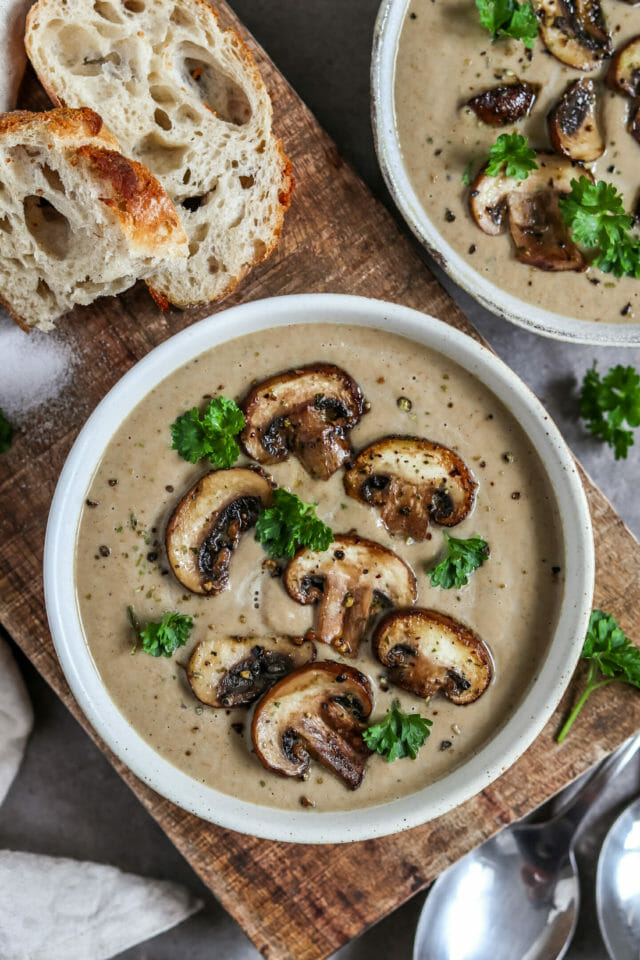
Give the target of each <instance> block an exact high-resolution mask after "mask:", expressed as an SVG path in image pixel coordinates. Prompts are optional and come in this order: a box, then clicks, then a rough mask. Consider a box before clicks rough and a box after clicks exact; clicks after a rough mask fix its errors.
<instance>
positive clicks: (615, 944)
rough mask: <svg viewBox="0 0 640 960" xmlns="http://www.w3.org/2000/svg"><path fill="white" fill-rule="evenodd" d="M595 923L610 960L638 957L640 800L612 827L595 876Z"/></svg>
mask: <svg viewBox="0 0 640 960" xmlns="http://www.w3.org/2000/svg"><path fill="white" fill-rule="evenodd" d="M596 902H597V905H598V920H599V921H600V931H601V933H602V939H603V940H604V942H605V946H606V948H607V950H608V951H609V956H610V957H611V958H612V960H638V958H639V957H640V798H638V799H637V800H635V801H634V802H633V803H632V804H631V805H630V806H628V807H627V809H626V810H624V811H623V812H622V813H621V814H620V816H619V817H618V819H617V820H616V822H615V823H614V824H613V826H612V827H611V829H610V830H609V833H608V834H607V836H606V838H605V841H604V843H603V845H602V850H601V851H600V857H599V858H598V873H597V876H596Z"/></svg>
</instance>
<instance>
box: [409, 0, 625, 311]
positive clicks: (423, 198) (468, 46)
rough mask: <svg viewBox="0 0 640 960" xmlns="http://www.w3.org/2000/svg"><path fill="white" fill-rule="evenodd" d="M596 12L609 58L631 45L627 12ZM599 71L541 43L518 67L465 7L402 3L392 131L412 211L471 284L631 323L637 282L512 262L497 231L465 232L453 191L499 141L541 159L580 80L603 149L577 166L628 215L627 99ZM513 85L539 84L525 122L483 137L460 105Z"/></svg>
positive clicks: (514, 45) (511, 46)
mask: <svg viewBox="0 0 640 960" xmlns="http://www.w3.org/2000/svg"><path fill="white" fill-rule="evenodd" d="M602 9H603V12H604V15H605V17H606V21H607V24H608V27H609V32H610V33H611V36H612V42H613V49H614V50H617V49H618V48H619V47H620V46H622V44H624V43H626V42H627V41H628V40H629V39H631V37H633V36H635V35H637V34H640V12H639V9H638V7H637V6H636V7H633V6H630V5H629V4H627V3H621V2H620V0H603V2H602ZM608 63H609V61H608V60H605V61H604V63H603V65H602V66H600V67H599V68H598V69H596V70H594V71H592V72H589V73H583V72H582V71H580V70H576V69H573V68H571V67H568V66H565V65H563V64H562V63H560V62H559V61H558V60H556V59H555V58H554V57H552V56H551V55H550V54H549V53H548V52H547V50H546V49H545V48H544V46H543V44H542V41H541V39H540V38H538V39H537V40H536V43H535V49H534V51H533V56H532V58H531V60H529V57H528V55H527V52H526V50H525V48H524V46H523V44H522V43H521V42H520V41H516V40H510V39H507V38H503V39H500V40H498V41H497V42H496V43H492V42H491V37H490V34H489V33H488V32H487V31H486V30H485V29H484V28H483V27H482V26H481V25H480V20H479V17H478V12H477V10H476V7H475V4H474V2H473V0H464V2H463V3H460V2H457V0H436V2H433V0H412V3H411V5H410V7H409V10H408V12H407V18H406V20H405V23H404V27H403V30H402V34H401V38H400V43H399V47H398V52H397V59H396V74H395V111H396V125H397V132H398V138H399V143H400V148H401V151H402V154H403V158H404V162H405V166H406V169H407V173H408V175H409V178H410V180H411V182H412V184H413V187H414V189H415V191H416V193H417V195H418V197H419V199H420V202H421V204H422V206H423V207H424V209H425V211H426V213H427V214H428V216H429V218H430V219H431V221H432V223H433V224H434V226H435V228H436V229H437V230H438V231H439V232H440V234H441V236H442V237H443V239H444V240H445V241H446V242H447V243H448V244H450V245H451V247H453V249H454V250H455V251H456V253H458V254H459V255H460V256H461V257H462V258H463V259H464V260H466V261H467V262H468V263H469V264H470V265H471V266H472V267H473V268H474V269H475V270H476V271H477V272H478V273H479V274H480V275H481V276H482V277H484V278H486V279H488V280H490V281H491V282H492V283H494V284H495V285H496V286H497V287H500V288H501V289H503V290H505V291H507V292H508V293H510V294H512V295H513V296H516V297H519V298H520V299H522V300H524V301H526V302H528V303H531V304H534V305H536V306H538V307H542V308H544V309H545V310H549V311H552V312H554V313H557V314H560V315H562V316H567V317H574V318H577V319H579V320H594V321H603V322H607V323H626V322H635V323H637V322H638V320H639V319H640V280H635V279H633V278H629V277H626V278H622V279H620V280H616V279H615V277H613V276H612V275H609V274H605V273H602V272H601V271H600V270H597V269H596V268H589V269H587V270H586V271H585V272H584V273H572V272H567V271H565V272H556V273H553V272H547V271H543V270H540V269H537V268H535V267H531V266H527V265H525V264H522V263H519V262H518V261H517V260H516V258H515V249H514V245H513V241H512V239H511V236H510V234H509V229H508V227H507V228H506V229H505V231H504V233H502V234H501V235H499V236H488V235H487V234H485V233H483V232H482V231H481V230H480V229H479V227H478V226H476V224H475V222H474V221H473V219H472V218H471V215H470V212H469V192H470V187H468V186H465V184H464V183H463V180H462V178H463V175H464V172H465V170H468V171H470V172H471V176H473V175H475V173H477V172H478V171H479V170H480V169H481V167H482V165H483V163H484V162H486V159H487V155H488V151H489V148H490V147H491V145H492V144H494V143H495V141H496V138H497V137H498V136H499V135H500V134H501V133H505V132H506V133H511V132H512V131H514V130H518V131H519V132H520V133H522V134H523V135H525V136H527V137H528V138H529V142H530V144H531V145H532V146H533V147H534V148H535V149H538V150H550V149H551V148H550V143H549V134H548V131H547V125H546V116H547V113H548V112H549V111H550V110H551V108H552V107H554V106H555V104H556V103H557V102H558V100H559V99H560V97H561V96H562V94H563V93H564V91H565V89H566V88H567V86H568V85H569V83H570V82H571V81H572V80H575V79H579V78H581V77H585V76H589V77H593V78H594V79H595V80H597V81H598V83H597V96H598V113H599V115H600V116H601V118H602V119H601V123H602V127H603V131H604V139H605V142H606V149H605V152H604V154H603V155H602V156H601V157H600V158H599V159H598V160H596V161H595V162H594V163H591V164H588V166H589V168H590V169H591V171H592V173H593V175H594V177H595V178H596V180H606V181H608V182H610V183H613V184H615V186H616V187H617V188H618V190H620V191H621V192H622V194H623V196H624V202H625V208H626V209H627V210H628V211H630V212H632V211H633V210H634V208H635V207H636V204H637V203H638V200H639V196H638V166H639V164H640V143H638V142H636V140H634V139H633V137H632V136H631V135H630V134H629V133H628V132H627V130H626V124H627V110H628V107H629V104H630V102H631V101H630V99H629V98H628V97H625V96H621V95H620V94H614V93H612V92H611V91H610V90H609V89H607V88H605V86H604V83H603V82H602V77H603V75H604V73H606V70H607V66H608ZM516 77H517V78H518V79H519V80H522V81H528V82H529V83H532V84H539V85H540V91H539V93H538V97H537V99H536V101H535V103H534V105H533V108H532V110H531V113H530V115H529V116H528V117H524V118H523V119H522V120H520V121H518V122H517V123H515V124H510V125H507V126H505V127H491V126H487V125H485V124H483V123H480V121H479V120H478V118H477V117H476V115H475V113H473V112H472V111H471V110H470V109H468V108H467V107H465V103H466V101H467V100H469V98H471V97H473V96H475V95H476V94H479V93H482V92H483V91H485V90H487V89H489V88H491V87H495V86H496V85H498V84H499V83H508V82H512V81H514V80H515V78H516ZM579 172H580V171H579V170H578V171H577V172H576V176H578V174H579Z"/></svg>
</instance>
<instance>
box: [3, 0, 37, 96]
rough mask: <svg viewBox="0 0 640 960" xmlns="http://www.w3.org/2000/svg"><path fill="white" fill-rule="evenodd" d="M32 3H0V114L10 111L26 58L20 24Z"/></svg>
mask: <svg viewBox="0 0 640 960" xmlns="http://www.w3.org/2000/svg"><path fill="white" fill-rule="evenodd" d="M31 3H32V0H0V50H1V51H2V56H1V58H0V60H1V61H2V62H3V64H4V65H3V68H2V69H0V113H4V111H5V110H14V109H15V105H16V97H17V96H18V87H19V86H20V81H21V80H22V74H23V73H24V67H25V64H26V62H27V55H26V53H25V51H24V21H25V17H26V15H27V11H28V9H29V7H30V6H31Z"/></svg>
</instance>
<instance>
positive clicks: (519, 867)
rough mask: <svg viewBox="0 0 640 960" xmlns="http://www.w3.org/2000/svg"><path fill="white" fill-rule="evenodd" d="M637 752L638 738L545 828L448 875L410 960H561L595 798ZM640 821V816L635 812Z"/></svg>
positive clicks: (519, 831) (520, 834) (504, 836)
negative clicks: (578, 855)
mask: <svg viewBox="0 0 640 960" xmlns="http://www.w3.org/2000/svg"><path fill="white" fill-rule="evenodd" d="M639 748H640V734H636V736H634V737H633V738H632V739H631V740H629V741H628V742H627V743H625V744H623V745H622V746H621V747H620V748H619V749H618V750H616V751H615V752H614V753H613V754H611V756H609V757H608V758H607V759H606V760H605V761H604V762H603V763H602V764H600V766H599V767H598V768H597V769H596V771H595V772H594V773H593V774H592V775H591V776H590V777H589V779H588V780H587V782H586V783H585V784H584V785H583V786H582V787H581V788H580V789H579V790H577V791H576V792H575V793H574V794H573V795H572V796H571V797H570V799H569V800H568V801H567V802H566V803H565V804H564V806H563V807H562V808H561V809H560V811H559V812H558V813H557V814H556V816H555V817H553V819H551V820H548V821H547V822H545V823H537V824H514V825H513V826H510V827H506V828H505V829H504V830H502V831H501V832H500V833H498V834H496V836H495V837H492V838H491V839H490V840H488V841H487V842H486V843H484V844H482V846H480V847H478V848H477V849H476V850H472V851H471V853H469V854H467V856H466V857H463V858H462V859H461V860H459V861H458V862H457V863H456V864H454V866H452V867H450V868H449V869H448V870H446V871H445V872H444V873H443V874H442V875H441V876H440V877H439V878H438V880H436V882H435V884H434V885H433V887H432V889H431V891H430V893H429V895H428V896H427V899H426V902H425V905H424V907H423V909H422V913H421V915H420V920H419V923H418V929H417V932H416V939H415V944H414V953H413V960H513V958H514V957H518V958H519V960H560V958H561V957H563V956H564V954H565V952H566V950H567V948H568V946H569V944H570V942H571V938H572V937H573V934H574V931H575V928H576V923H577V920H578V909H579V906H580V888H579V881H578V871H577V867H576V861H575V857H574V853H573V844H574V840H575V838H576V836H577V833H578V831H579V828H580V826H581V825H582V822H583V820H584V819H585V817H586V816H587V814H588V812H589V810H590V809H591V805H592V804H593V802H594V800H595V799H596V797H597V796H598V795H599V794H600V793H601V792H602V790H604V789H605V787H606V786H607V785H608V784H609V782H610V780H611V779H612V778H613V777H614V776H615V775H616V774H617V773H619V771H620V770H621V769H622V768H623V767H624V766H626V764H627V763H628V762H629V760H630V759H631V758H632V757H633V756H634V755H635V753H636V752H637V750H638V749H639ZM638 814H639V816H640V809H639V810H638ZM635 846H636V854H635V855H636V860H635V862H634V869H635V873H630V882H633V880H632V879H631V878H634V879H635V892H636V898H637V901H636V902H637V914H636V916H637V918H638V925H637V926H636V927H635V931H636V939H635V943H636V952H635V953H634V954H633V955H632V954H631V953H625V954H620V955H618V954H615V955H614V954H612V956H615V960H631V958H632V956H633V960H638V952H637V944H638V942H639V937H638V931H639V930H640V819H639V817H636V833H635Z"/></svg>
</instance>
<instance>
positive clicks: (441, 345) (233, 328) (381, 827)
mask: <svg viewBox="0 0 640 960" xmlns="http://www.w3.org/2000/svg"><path fill="white" fill-rule="evenodd" d="M301 322H304V323H315V322H332V323H337V324H351V325H356V326H366V327H369V328H374V329H381V330H386V331H389V332H392V333H396V334H399V335H401V336H404V337H407V338H408V339H410V340H412V341H414V342H417V343H420V344H423V345H425V346H427V347H429V348H431V349H433V350H435V351H437V352H439V353H442V354H444V355H445V356H446V357H449V358H450V359H452V360H453V361H454V362H456V363H458V364H459V365H460V366H462V367H463V368H464V369H466V370H467V371H468V372H469V373H470V374H471V375H473V376H475V377H477V378H479V379H481V380H482V382H483V383H484V384H485V385H486V386H487V387H488V388H489V389H490V390H492V391H493V393H494V394H495V395H496V396H497V397H498V399H500V400H501V401H502V403H503V404H504V405H505V406H506V407H507V409H509V410H510V411H511V412H512V414H513V415H514V416H516V418H517V419H518V421H519V422H520V423H521V424H522V426H523V429H524V430H525V432H526V433H527V435H528V436H529V437H530V439H531V442H532V444H533V445H534V446H535V449H536V450H537V451H538V456H539V457H540V460H541V462H542V464H543V467H544V469H545V470H546V472H547V475H548V478H549V480H550V482H551V486H552V489H553V491H554V494H555V499H556V504H557V508H558V514H559V517H560V520H561V526H562V535H563V540H564V558H563V565H564V569H565V577H566V580H565V590H564V593H563V598H562V603H561V607H560V611H559V616H558V623H557V626H556V630H555V632H554V636H553V639H552V642H551V643H550V645H549V651H548V654H547V657H546V659H545V661H544V663H543V664H542V665H541V668H540V672H539V674H538V675H537V676H536V678H535V679H534V681H533V683H532V685H531V687H530V688H529V690H528V692H527V693H526V695H525V696H524V698H523V700H522V701H521V703H520V705H519V706H518V707H517V709H516V711H515V712H514V713H513V714H512V716H511V717H510V718H509V719H508V721H507V722H506V723H505V724H504V725H503V726H502V727H501V728H500V729H499V730H498V732H497V733H496V734H495V735H494V737H493V738H491V739H490V740H489V741H488V742H487V743H486V744H484V746H483V747H482V748H481V749H480V750H479V751H478V752H477V753H476V754H475V755H474V756H472V757H471V758H469V760H467V761H466V762H465V763H464V764H462V765H461V766H460V767H458V768H457V769H455V770H454V771H452V772H451V773H450V774H448V775H447V776H446V778H444V779H442V780H440V781H436V782H435V783H433V784H430V785H429V786H427V787H425V788H423V789H422V790H420V791H418V792H416V793H413V794H411V795H409V796H407V797H402V798H400V799H397V800H393V801H390V802H387V803H383V804H379V805H377V806H370V807H364V808H361V809H359V810H352V811H337V812H326V813H323V812H316V811H313V810H304V811H303V810H302V809H301V811H300V812H298V811H291V810H283V809H278V808H272V807H262V806H259V805H257V804H254V803H249V802H247V801H242V800H238V799H236V798H234V797H233V796H230V795H227V794H223V793H219V792H218V791H216V790H213V789H212V788H210V787H206V786H205V785H204V784H202V783H199V782H197V781H196V780H193V779H192V778H191V777H189V776H188V775H187V774H186V773H183V772H182V771H180V770H178V769H177V768H176V767H174V766H173V764H172V763H170V762H169V761H168V760H165V759H164V758H163V757H161V756H160V755H159V754H157V753H156V752H155V750H154V749H153V748H152V747H151V746H150V745H149V744H148V743H147V742H146V741H145V740H143V739H142V737H141V736H140V735H139V734H138V733H137V732H136V731H135V730H134V729H133V727H131V726H130V725H129V723H128V722H127V721H126V720H125V719H124V717H123V716H122V714H120V712H119V710H118V709H117V707H116V706H115V704H114V703H113V701H112V700H111V699H110V697H109V695H108V693H107V691H106V688H105V687H104V685H103V683H102V680H101V679H100V676H99V674H98V671H97V668H96V666H95V664H94V662H93V659H92V657H91V654H90V652H89V648H88V646H87V643H86V641H85V638H84V632H83V629H82V625H81V621H80V615H79V610H78V605H77V597H76V591H75V580H74V565H75V564H74V560H75V545H76V537H77V531H78V526H79V521H80V516H81V512H82V508H83V505H84V502H85V499H86V494H87V490H88V488H89V485H90V483H91V480H92V478H93V476H94V473H95V471H96V469H97V467H98V464H99V462H100V459H101V456H102V453H103V451H104V449H105V447H106V445H107V443H108V442H109V440H110V439H111V437H112V436H113V434H114V432H115V430H116V429H117V428H118V426H119V425H120V423H121V422H122V420H123V419H124V418H125V417H126V416H127V415H128V414H129V412H130V411H131V410H132V409H133V408H134V407H135V406H136V405H137V403H138V402H139V401H140V400H142V398H143V397H144V396H146V395H147V394H148V393H149V391H150V390H151V389H152V388H153V387H154V386H155V385H156V384H157V383H158V382H160V381H161V380H163V379H164V378H165V377H167V376H168V375H169V374H170V373H172V372H173V371H174V370H176V369H177V368H178V367H181V366H182V365H183V364H185V363H186V362H187V361H188V360H190V359H192V358H193V357H196V356H198V355H199V354H201V353H203V352H204V351H205V350H207V349H210V348H211V347H214V346H216V345H217V344H219V343H223V342H226V341H228V340H231V339H235V338H237V337H241V336H243V335H244V334H247V333H252V332H257V331H259V330H262V329H265V328H272V327H274V326H286V325H292V324H295V323H301ZM593 581H594V550H593V536H592V530H591V518H590V514H589V509H588V506H587V500H586V496H585V492H584V489H583V487H582V482H581V480H580V476H579V472H578V467H577V464H576V462H575V461H574V459H573V457H572V455H571V453H570V451H569V449H568V448H567V446H566V444H565V441H564V440H563V438H562V436H561V434H560V432H559V431H558V429H557V427H556V426H555V424H554V423H553V422H552V421H551V419H550V417H549V415H548V414H547V413H546V411H545V410H544V408H543V407H542V405H541V404H540V402H539V401H538V400H537V398H536V397H535V396H534V395H533V393H532V392H531V391H530V390H529V388H528V387H527V386H526V385H525V384H523V383H522V381H521V380H520V379H519V378H518V377H517V376H516V374H515V373H513V372H512V371H511V370H510V368H509V367H507V365H506V364H505V363H504V362H503V361H502V360H500V359H499V358H498V357H497V356H496V355H495V354H493V353H492V352H491V351H490V350H489V349H488V348H487V347H485V346H483V345H481V344H479V343H478V342H477V341H475V340H474V339H472V338H471V337H470V336H468V335H467V334H464V333H462V332H460V331H459V330H456V329H455V328H453V327H451V326H449V325H448V324H446V323H443V322H442V321H440V320H436V319H435V318H433V317H430V316H428V315H426V314H423V313H420V312H418V311H417V310H413V309H412V308H409V307H405V306H401V305H398V304H392V303H386V302H383V301H380V300H370V299H367V298H364V297H356V296H349V295H342V294H300V295H294V296H283V297H274V298H271V299H267V300H256V301H252V302H249V303H246V304H243V305H240V306H234V307H231V308H229V309H227V310H224V311H222V312H220V313H217V314H214V315H213V316H210V317H207V318H206V319H204V320H201V321H199V322H198V323H195V324H194V325H193V326H190V327H188V328H186V329H184V330H182V331H181V332H179V333H177V334H176V335H175V336H173V337H170V338H169V339H168V340H166V341H165V342H164V343H162V344H161V345H160V346H158V347H156V348H155V349H153V350H152V351H151V352H150V353H148V354H147V355H146V356H145V357H144V358H143V359H141V360H140V361H139V362H138V363H137V364H136V365H135V366H134V367H132V368H131V369H130V370H129V371H128V372H127V373H125V374H124V376H123V377H122V378H121V379H120V380H119V381H118V382H117V383H116V384H115V385H114V386H113V387H112V388H111V390H110V391H109V392H108V393H107V395H106V396H105V397H104V398H103V400H102V401H101V402H100V403H99V404H98V406H97V407H96V409H95V410H94V412H93V413H92V414H91V416H90V417H89V419H88V420H87V422H86V423H85V425H84V427H83V428H82V430H81V431H80V433H79V435H78V437H77V439H76V441H75V443H74V445H73V447H72V449H71V451H70V453H69V455H68V457H67V460H66V462H65V464H64V467H63V469H62V472H61V474H60V478H59V480H58V485H57V487H56V490H55V494H54V497H53V501H52V504H51V510H50V514H49V520H48V524H47V531H46V538H45V549H44V593H45V603H46V610H47V616H48V619H49V626H50V629H51V634H52V638H53V642H54V645H55V649H56V652H57V654H58V657H59V660H60V663H61V666H62V669H63V671H64V674H65V676H66V678H67V681H68V683H69V686H70V687H71V690H72V692H73V694H74V696H75V698H76V700H77V701H78V703H79V705H80V707H81V708H82V710H83V711H84V713H85V715H86V717H87V719H88V720H89V722H90V723H91V724H92V726H93V727H94V729H95V730H96V731H97V733H98V734H99V735H100V736H101V738H102V739H103V740H104V741H105V743H106V744H107V745H108V746H109V747H110V748H111V750H112V751H113V752H114V753H115V754H116V755H117V756H118V757H119V758H120V760H122V761H123V762H124V763H125V764H126V765H127V766H128V767H129V768H130V769H131V770H132V771H133V773H134V774H136V776H137V777H139V778H140V779H141V780H142V781H143V782H144V783H146V784H148V785H149V786H151V787H152V788H153V789H154V790H155V791H156V792H158V793H159V794H161V795H162V796H164V797H166V798H167V799H168V800H171V801H173V802H174V803H176V804H178V805H179V806H180V807H182V808H183V809H185V810H188V811H189V812H191V813H194V814H196V815H197V816H199V817H202V818H203V819H205V820H209V821H211V822H213V823H216V824H218V825H219V826H221V827H224V828H226V829H230V830H236V831H239V832H241V833H248V834H252V835H254V836H258V837H262V838H264V839H268V840H279V841H292V842H299V843H338V842H345V841H352V840H365V839H370V838H373V837H378V836H384V835H387V834H391V833H396V832H398V831H400V830H404V829H407V828H409V827H414V826H417V825H419V824H422V823H425V822H426V821H428V820H431V819H433V818H435V817H437V816H440V815H441V814H443V813H445V812H447V811H448V810H451V809H452V808H453V807H455V806H458V805H459V804H461V803H463V802H464V801H465V800H467V799H469V798H470V797H472V796H474V795H475V794H477V793H478V792H479V791H481V790H482V789H484V787H486V786H487V785H488V784H489V783H491V782H492V781H493V780H495V779H496V777H498V776H499V775H500V774H501V773H503V772H504V771H505V770H506V769H507V768H508V767H509V766H511V764H512V763H514V762H515V760H516V759H517V758H518V757H519V756H520V755H521V754H522V753H523V752H524V751H525V750H526V748H527V747H528V746H529V745H530V744H531V743H532V741H533V740H534V739H535V737H536V736H537V735H538V734H539V732H540V731H541V730H542V728H543V726H544V725H545V723H546V722H547V720H548V719H549V717H550V716H551V714H552V713H553V711H554V709H555V707H556V706H557V704H558V702H559V700H560V698H561V696H562V694H563V693H564V690H565V689H566V686H567V684H568V683H569V680H570V678H571V675H572V673H573V670H574V668H575V665H576V663H577V660H578V657H579V655H580V651H581V648H582V639H583V637H584V635H585V632H586V628H587V623H588V618H589V614H590V610H591V600H592V593H593ZM445 783H446V788H445V789H443V785H444V784H445Z"/></svg>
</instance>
